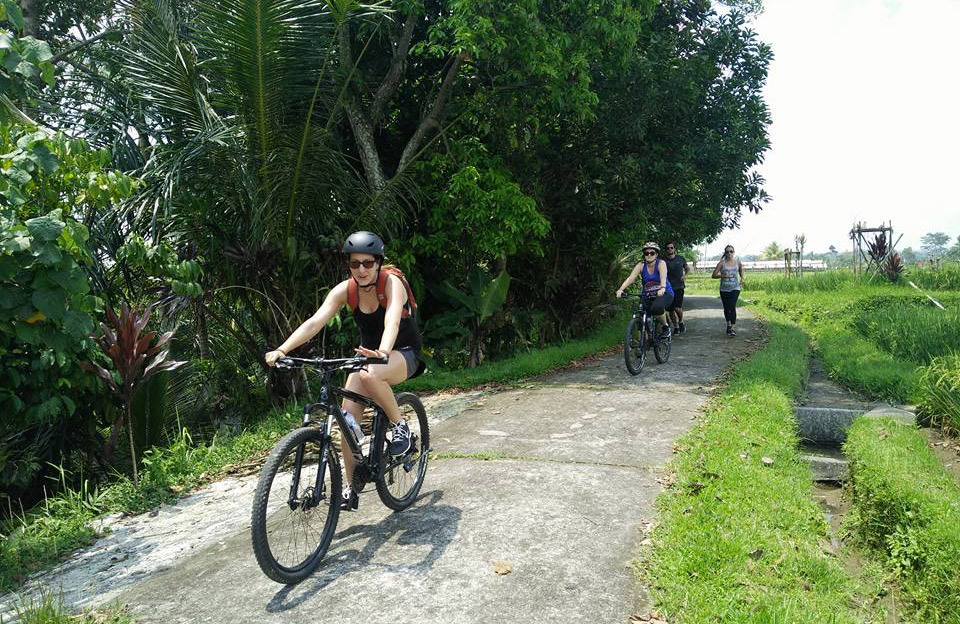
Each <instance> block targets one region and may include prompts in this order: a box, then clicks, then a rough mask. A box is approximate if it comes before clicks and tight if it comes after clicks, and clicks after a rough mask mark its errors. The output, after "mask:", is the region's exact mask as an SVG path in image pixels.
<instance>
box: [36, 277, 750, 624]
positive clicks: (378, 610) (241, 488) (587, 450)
mask: <svg viewBox="0 0 960 624" xmlns="http://www.w3.org/2000/svg"><path fill="white" fill-rule="evenodd" d="M687 302H688V306H689V307H690V308H691V310H690V311H689V312H688V315H687V327H688V332H687V333H686V334H684V335H682V336H679V337H677V338H676V339H675V341H674V347H673V354H672V357H671V359H670V362H669V363H668V364H665V365H658V364H657V363H656V362H655V360H653V357H652V355H651V356H649V360H648V364H647V366H646V367H645V368H644V370H643V372H642V373H641V374H640V375H639V376H637V377H633V376H631V375H630V374H629V373H627V371H626V369H625V367H624V364H623V355H622V352H617V353H616V354H614V355H611V356H609V357H605V358H602V359H599V360H596V361H594V362H591V363H588V364H586V365H584V366H582V367H579V368H576V369H571V370H568V371H565V372H562V373H560V374H556V375H551V376H547V377H543V378H540V379H537V380H532V381H530V382H528V383H523V384H519V385H518V386H516V387H515V388H514V389H511V390H508V391H502V392H496V393H486V394H484V393H467V394H461V395H453V396H446V397H443V396H438V397H431V400H430V401H428V412H429V413H430V414H431V415H432V416H435V415H442V418H443V419H442V420H438V421H436V422H434V423H433V424H432V431H431V434H432V438H433V451H434V453H436V454H437V458H436V459H434V460H433V461H431V464H430V467H429V470H428V473H427V480H426V482H425V485H424V487H423V491H422V495H421V498H420V499H419V500H418V502H417V503H416V504H415V505H414V506H413V507H411V508H410V509H408V510H406V511H404V512H402V513H391V512H390V511H389V510H388V509H387V508H386V507H384V506H383V505H382V504H381V503H380V502H379V499H378V498H377V495H376V493H375V491H373V489H372V487H369V486H368V489H369V491H368V492H366V493H364V494H363V495H362V496H361V500H360V509H359V511H358V512H356V513H343V514H341V516H340V524H339V527H338V528H339V531H338V533H337V536H336V537H335V539H334V542H333V544H332V546H331V548H330V551H329V553H328V555H327V557H326V558H325V560H324V562H323V563H322V564H321V567H320V568H319V569H318V570H317V571H316V572H315V573H314V575H313V576H312V577H310V578H308V579H307V580H306V581H304V582H302V583H301V584H299V585H296V586H291V587H284V586H281V585H277V584H276V583H273V582H272V581H270V580H268V579H267V578H266V577H265V576H264V575H263V574H262V573H261V572H260V570H259V569H258V568H257V565H256V562H255V561H254V557H253V553H252V550H251V547H250V537H249V528H248V523H249V521H248V516H249V508H250V501H251V497H252V489H253V482H254V481H255V477H250V478H247V479H232V480H229V481H228V482H221V483H220V484H215V487H212V488H209V489H208V490H205V491H203V492H200V493H197V494H195V495H193V496H191V497H189V498H187V499H186V500H185V501H183V502H181V503H180V504H179V505H176V506H171V507H166V508H163V509H161V510H160V511H159V513H157V514H155V517H150V516H141V517H139V518H131V519H124V520H120V521H114V523H113V528H114V533H113V535H112V536H110V537H108V538H105V539H103V540H100V541H99V542H98V543H97V544H95V545H94V546H93V547H92V548H91V549H89V550H88V551H86V552H85V553H80V554H78V555H77V556H75V557H73V558H71V560H70V561H68V562H66V563H65V564H64V565H63V566H61V568H60V569H59V570H57V571H54V572H53V573H50V574H47V575H45V577H44V578H43V579H42V581H43V583H45V584H46V585H47V586H48V587H51V586H52V587H53V588H54V589H58V590H59V591H61V592H62V595H63V596H64V599H65V601H67V602H69V603H71V604H76V605H94V604H102V603H104V602H107V601H110V600H119V601H120V602H122V603H125V604H127V605H129V606H130V608H131V610H132V611H133V613H134V614H135V616H136V617H137V618H138V619H139V620H141V621H142V622H145V623H153V622H156V623H161V622H163V623H165V624H166V623H170V624H173V623H178V622H183V623H188V622H189V623H191V624H194V623H201V622H209V623H216V624H242V623H248V622H249V623H266V622H278V623H279V622H294V621H303V622H312V621H325V622H337V623H340V624H344V623H352V622H363V623H365V624H367V623H369V624H375V623H378V622H389V623H391V624H392V623H399V622H417V623H418V624H427V623H432V622H436V623H446V622H454V621H456V622H458V623H459V622H464V623H471V622H476V623H481V622H483V623H488V622H523V623H533V622H589V623H591V624H603V623H611V624H613V623H621V624H625V623H626V622H628V621H629V619H630V615H631V614H633V613H645V612H646V610H647V607H646V604H645V593H644V591H643V588H642V587H641V585H640V584H639V583H638V582H637V580H636V577H635V575H634V572H633V570H632V569H631V562H632V561H634V560H635V558H636V555H637V552H638V551H637V549H638V547H639V544H640V542H641V541H642V540H643V538H644V536H645V532H646V531H648V530H649V527H650V525H651V523H652V522H654V521H655V517H656V516H655V509H654V505H653V502H654V499H655V497H656V496H657V494H658V493H659V492H660V490H661V486H660V485H659V484H658V478H660V477H661V476H662V474H663V470H664V468H665V465H666V463H667V462H668V461H669V460H670V457H671V453H672V446H673V443H674V440H675V439H676V438H677V436H679V435H680V434H682V433H683V432H684V431H686V430H687V429H689V428H690V427H691V426H692V424H693V421H694V419H695V418H696V415H697V411H698V409H699V408H700V407H701V406H702V405H703V403H704V402H705V401H706V399H707V397H708V394H709V392H710V390H711V389H712V388H713V384H714V383H715V379H716V377H717V375H718V374H720V373H721V372H722V371H723V370H724V368H725V367H727V366H728V365H729V364H730V363H731V362H732V361H733V360H734V359H736V358H738V357H739V356H741V355H742V354H744V353H745V352H746V351H747V350H748V349H749V348H750V346H756V345H757V343H759V337H758V336H757V332H756V328H755V326H754V323H753V321H752V319H751V318H750V317H749V314H748V313H745V312H743V313H742V314H743V316H744V317H745V318H743V320H742V321H741V323H739V324H738V329H739V330H741V331H739V335H738V336H737V337H736V338H728V337H727V336H726V335H725V334H724V331H723V328H724V322H723V315H722V309H721V307H720V301H719V299H716V298H713V297H693V296H691V297H688V298H687ZM198 514H201V515H202V518H205V519H206V520H200V519H198V517H200V516H198ZM211 519H215V520H216V522H217V523H216V524H214V525H212V526H211ZM504 565H506V566H508V567H509V568H510V570H511V571H510V572H509V573H508V574H498V573H497V572H496V570H495V566H504ZM84 571H86V573H87V574H86V576H83V574H82V573H83V572H84ZM501 571H502V570H501Z"/></svg>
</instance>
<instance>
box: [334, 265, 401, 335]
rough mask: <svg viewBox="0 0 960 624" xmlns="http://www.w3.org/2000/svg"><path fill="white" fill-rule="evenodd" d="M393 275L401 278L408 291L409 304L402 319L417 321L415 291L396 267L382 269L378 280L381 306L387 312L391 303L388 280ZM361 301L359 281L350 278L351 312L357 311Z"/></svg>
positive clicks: (349, 299)
mask: <svg viewBox="0 0 960 624" xmlns="http://www.w3.org/2000/svg"><path fill="white" fill-rule="evenodd" d="M391 275H396V276H397V277H399V278H400V283H401V284H403V289H404V290H406V291H407V303H405V304H404V306H403V315H402V317H401V318H411V317H412V318H413V319H414V321H416V318H417V316H416V315H417V300H416V299H414V297H413V289H412V288H410V282H408V281H407V277H406V276H405V275H404V274H403V271H401V270H400V269H398V268H397V267H394V266H383V267H380V276H379V277H378V278H377V299H378V300H379V301H380V305H381V306H383V309H384V310H386V309H387V307H388V306H389V304H390V301H389V299H388V297H387V278H388V277H389V276H391ZM359 301H360V291H359V287H358V286H357V280H355V279H353V278H352V277H351V278H350V281H349V282H347V305H348V306H350V311H351V312H353V311H354V310H356V309H357V305H358V304H359Z"/></svg>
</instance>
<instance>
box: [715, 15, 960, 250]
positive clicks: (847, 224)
mask: <svg viewBox="0 0 960 624" xmlns="http://www.w3.org/2000/svg"><path fill="white" fill-rule="evenodd" d="M957 24H960V0H903V1H894V0H764V10H763V12H762V13H761V14H760V15H759V16H758V17H757V18H755V20H754V22H753V27H754V29H755V30H756V31H757V33H758V34H759V36H760V39H761V40H763V41H765V42H766V43H767V44H769V45H770V46H771V47H772V48H773V52H774V55H775V56H774V60H773V62H772V63H771V65H770V71H769V76H768V80H767V85H766V87H765V89H764V97H765V100H766V102H767V106H768V107H769V109H770V114H771V117H772V119H773V121H772V124H771V126H770V128H769V132H770V140H771V147H770V149H769V150H768V151H767V153H766V156H765V160H764V163H763V164H762V165H760V167H759V171H760V173H761V175H763V176H764V177H765V178H766V180H767V182H766V185H765V187H764V188H765V189H766V191H767V192H768V193H769V194H770V195H771V196H772V197H773V199H772V200H771V201H770V202H769V203H768V204H767V205H766V207H765V208H764V210H763V211H762V212H761V213H760V214H759V215H755V214H752V213H750V214H744V215H743V216H742V218H741V221H740V228H739V229H737V230H728V231H726V232H723V233H722V234H720V236H719V238H718V239H717V240H716V241H715V242H714V243H712V244H710V245H707V246H705V250H706V252H707V253H708V254H709V255H710V256H713V255H718V254H719V253H720V252H721V250H722V248H723V246H724V245H725V244H727V243H729V244H733V245H734V246H735V247H736V249H737V254H738V255H747V254H756V253H760V252H761V251H762V250H763V249H764V248H765V247H766V246H767V245H769V244H770V243H771V242H772V241H777V242H778V243H779V244H780V246H781V247H785V246H790V247H792V246H793V240H794V236H795V235H797V234H805V235H806V237H807V244H806V247H805V249H806V251H812V252H815V253H819V252H823V251H827V249H828V247H829V246H830V245H834V246H836V248H837V249H838V250H840V251H843V250H849V249H851V248H852V247H851V241H850V239H849V232H850V229H851V227H852V226H853V224H854V223H855V222H856V221H863V222H865V223H866V225H868V226H870V227H876V226H878V225H880V224H881V223H887V222H890V221H892V222H893V229H894V232H895V236H896V237H899V236H900V235H901V234H903V239H902V240H901V242H900V244H899V245H898V246H897V249H903V248H905V247H913V248H914V249H919V248H920V246H921V243H920V238H921V237H922V236H923V235H924V234H926V233H928V232H946V233H947V234H949V235H950V238H951V242H956V240H957V236H958V235H960V196H958V192H957V187H956V183H957V182H958V178H960V172H958V164H960V159H958V158H957V151H958V150H960V80H958V72H960V45H958V44H957V35H956V29H957ZM701 249H702V250H703V249H704V247H701Z"/></svg>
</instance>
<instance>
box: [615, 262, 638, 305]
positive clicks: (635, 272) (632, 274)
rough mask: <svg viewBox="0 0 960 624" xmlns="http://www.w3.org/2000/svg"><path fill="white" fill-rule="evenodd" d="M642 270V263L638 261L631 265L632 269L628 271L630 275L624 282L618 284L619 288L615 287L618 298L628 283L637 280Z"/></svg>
mask: <svg viewBox="0 0 960 624" xmlns="http://www.w3.org/2000/svg"><path fill="white" fill-rule="evenodd" d="M642 270H643V263H642V262H638V263H637V266H635V267H633V271H631V272H630V275H629V276H628V277H627V279H625V280H624V282H623V283H622V284H620V288H618V289H617V298H618V299H619V298H620V295H622V294H623V291H625V290H626V289H627V287H628V286H630V284H632V283H634V282H635V281H636V280H637V276H638V275H640V271H642Z"/></svg>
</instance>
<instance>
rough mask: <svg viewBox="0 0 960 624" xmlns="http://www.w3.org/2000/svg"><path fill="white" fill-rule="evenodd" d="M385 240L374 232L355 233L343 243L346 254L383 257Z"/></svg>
mask: <svg viewBox="0 0 960 624" xmlns="http://www.w3.org/2000/svg"><path fill="white" fill-rule="evenodd" d="M383 246H384V245H383V239H381V238H380V237H379V236H377V235H376V234H374V233H373V232H354V233H353V234H351V235H350V236H348V237H347V240H346V241H344V243H343V249H342V250H341V251H342V252H343V253H344V254H352V253H366V254H372V255H374V256H380V257H381V258H382V257H383Z"/></svg>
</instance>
